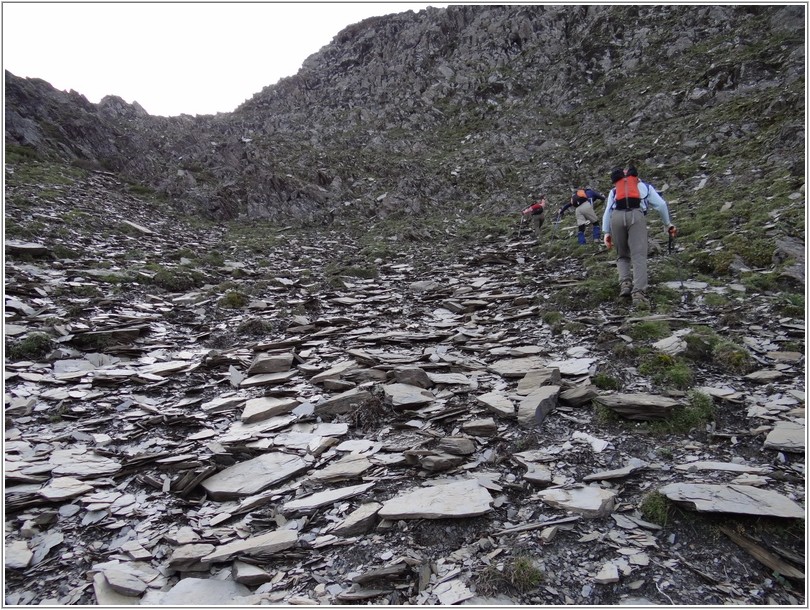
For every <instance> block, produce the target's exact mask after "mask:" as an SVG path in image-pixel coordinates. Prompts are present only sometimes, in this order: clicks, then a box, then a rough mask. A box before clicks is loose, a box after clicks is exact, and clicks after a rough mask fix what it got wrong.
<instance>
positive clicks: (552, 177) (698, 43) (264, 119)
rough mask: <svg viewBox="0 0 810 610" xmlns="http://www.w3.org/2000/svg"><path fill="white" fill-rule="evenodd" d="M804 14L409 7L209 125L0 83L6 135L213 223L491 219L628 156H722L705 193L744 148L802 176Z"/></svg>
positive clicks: (734, 175) (727, 177) (360, 29)
mask: <svg viewBox="0 0 810 610" xmlns="http://www.w3.org/2000/svg"><path fill="white" fill-rule="evenodd" d="M803 13H804V9H803V8H802V7H796V6H790V7H787V6H786V7H779V6H773V7H766V6H450V7H448V8H446V9H433V8H430V9H427V10H424V11H420V12H419V13H414V12H412V11H408V12H406V13H402V14H397V15H389V16H386V17H377V18H372V19H367V20H365V21H363V22H361V23H357V24H354V25H352V26H350V27H347V28H345V29H344V30H343V31H341V32H340V33H338V35H337V36H335V38H334V39H333V41H332V42H331V43H330V44H329V45H327V46H325V47H323V49H321V51H320V52H318V53H316V54H314V55H312V56H311V57H309V58H308V59H307V60H306V62H304V65H303V66H302V68H301V70H300V71H299V73H298V74H296V75H295V76H293V77H290V78H286V79H283V80H282V81H280V82H279V83H277V84H276V85H273V86H269V87H266V88H265V89H264V90H262V91H261V92H259V93H257V94H256V95H255V96H254V97H253V98H252V99H250V100H248V101H247V102H245V103H244V104H243V105H242V106H241V107H239V108H238V109H236V111H235V112H232V113H225V114H217V115H215V116H198V117H191V116H188V115H181V116H179V117H170V118H165V117H152V116H149V115H148V114H146V113H145V111H144V110H143V109H142V108H140V107H139V106H138V105H137V104H133V105H129V104H126V103H125V102H124V101H123V100H121V99H118V98H115V97H112V96H110V97H107V98H105V99H104V100H102V101H101V103H99V104H98V105H94V104H91V103H89V102H88V101H87V100H86V99H85V98H84V97H83V96H81V95H80V94H78V93H76V92H73V91H71V92H67V93H66V92H60V91H56V90H54V89H53V88H52V87H51V86H50V85H48V84H47V83H45V82H44V81H41V80H38V79H20V78H17V77H15V76H14V75H12V74H10V73H8V72H6V141H7V142H10V143H12V144H16V145H21V146H27V147H33V148H35V149H37V150H38V151H40V153H47V154H48V155H56V156H59V157H62V158H69V159H74V160H79V161H81V162H83V163H93V164H98V165H99V166H101V167H104V168H106V169H108V170H111V171H114V172H117V173H120V174H121V175H122V176H124V177H125V178H126V179H128V180H133V181H137V182H140V183H143V184H146V185H148V186H150V187H152V188H154V189H156V190H157V191H158V192H159V193H160V194H162V195H164V196H166V197H168V198H169V199H170V200H172V201H173V202H174V204H175V205H176V206H177V207H178V208H179V209H182V210H185V211H187V212H189V211H195V212H198V213H202V214H204V215H206V216H208V217H211V218H218V219H232V218H237V217H240V216H242V217H246V218H253V219H257V218H266V219H271V220H278V219H282V218H287V219H297V220H300V221H305V222H306V221H313V222H319V223H320V222H323V221H324V219H325V218H326V219H329V218H334V217H336V216H337V217H340V218H345V219H347V220H351V219H357V218H362V217H367V216H369V215H374V216H378V217H385V216H389V215H391V214H422V213H424V212H426V211H429V210H432V209H435V208H436V207H437V206H441V205H446V204H447V202H460V203H461V204H462V205H464V206H466V207H467V208H468V209H471V210H486V211H490V212H492V211H495V212H497V211H502V210H505V209H509V208H510V207H511V205H512V202H513V201H515V200H516V199H519V198H524V197H526V196H527V191H535V190H537V191H540V190H544V191H546V192H548V193H550V195H551V196H552V197H556V198H559V197H561V196H563V194H564V193H565V192H566V191H567V190H568V189H569V188H571V187H573V186H575V185H576V184H578V183H581V182H589V183H597V182H600V181H601V182H606V180H605V177H606V176H607V173H608V172H609V170H610V167H611V166H612V165H614V164H616V163H621V162H624V161H625V160H627V159H628V158H632V159H633V160H635V161H636V162H637V163H642V164H644V165H645V166H646V167H647V169H648V174H649V172H650V171H653V172H654V171H656V169H657V168H668V169H669V170H672V168H674V167H679V166H682V165H688V164H693V163H694V162H695V161H696V160H697V159H699V158H700V156H701V154H703V153H704V152H706V151H707V150H711V151H713V152H714V153H717V154H720V155H722V156H724V157H728V158H731V159H733V160H732V161H731V163H730V165H731V167H730V172H728V173H726V174H724V175H723V176H721V177H718V178H717V180H718V182H727V183H729V184H731V183H733V182H735V181H737V180H739V179H741V178H745V179H746V180H747V179H749V177H748V176H745V174H744V172H745V170H744V166H750V164H751V163H753V162H754V157H755V159H756V163H757V164H758V165H760V166H761V168H762V169H763V170H765V172H768V171H777V170H778V171H782V170H783V169H787V170H788V172H789V174H790V175H791V176H794V177H795V179H796V180H797V181H798V180H799V179H800V176H801V174H802V173H803V162H802V161H801V159H800V155H796V152H795V142H796V141H797V138H799V139H800V135H801V133H803V131H802V130H803V125H804V119H803V109H804V85H803V83H804V80H803V76H804V61H805V56H804V52H803V45H804V36H803V23H804V19H803ZM686 175H687V174H686V173H684V174H683V176H682V177H683V179H686ZM689 175H691V174H689ZM654 177H655V176H650V178H654ZM678 177H679V178H680V177H681V176H678ZM673 186H678V185H673ZM682 186H685V185H682ZM691 186H694V185H691ZM535 194H536V193H535Z"/></svg>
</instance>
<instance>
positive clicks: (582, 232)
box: [574, 203, 588, 245]
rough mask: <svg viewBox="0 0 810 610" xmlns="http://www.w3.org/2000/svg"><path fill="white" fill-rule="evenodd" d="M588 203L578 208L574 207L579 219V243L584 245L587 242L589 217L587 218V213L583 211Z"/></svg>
mask: <svg viewBox="0 0 810 610" xmlns="http://www.w3.org/2000/svg"><path fill="white" fill-rule="evenodd" d="M586 205H587V204H584V203H583V204H580V205H579V206H578V207H577V208H575V209H574V215H575V216H576V219H577V243H579V244H580V245H584V244H585V243H586V242H585V229H587V228H588V219H587V218H585V215H584V214H583V213H582V208H584V207H585V206H586Z"/></svg>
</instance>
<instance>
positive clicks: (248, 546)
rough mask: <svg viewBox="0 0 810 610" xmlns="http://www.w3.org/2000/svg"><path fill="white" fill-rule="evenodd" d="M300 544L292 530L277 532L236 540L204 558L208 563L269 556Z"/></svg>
mask: <svg viewBox="0 0 810 610" xmlns="http://www.w3.org/2000/svg"><path fill="white" fill-rule="evenodd" d="M297 542H298V534H297V533H296V532H294V531H292V530H275V531H272V532H268V533H266V534H260V535H259V536H251V537H250V538H245V539H244V540H234V541H233V542H229V543H227V544H223V545H222V546H221V547H218V548H217V549H215V550H214V551H213V552H212V553H210V554H208V555H206V556H205V557H203V561H204V562H206V563H216V562H219V561H227V560H228V559H230V558H231V557H233V556H234V555H256V554H262V555H268V554H271V553H278V552H280V551H284V550H286V549H288V548H290V547H292V546H295V544H296V543H297Z"/></svg>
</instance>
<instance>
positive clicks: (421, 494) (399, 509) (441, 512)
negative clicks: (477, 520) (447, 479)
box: [379, 479, 492, 519]
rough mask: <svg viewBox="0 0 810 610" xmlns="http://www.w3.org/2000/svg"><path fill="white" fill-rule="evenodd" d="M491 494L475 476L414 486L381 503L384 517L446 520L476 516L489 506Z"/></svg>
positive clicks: (381, 511) (381, 515) (484, 511)
mask: <svg viewBox="0 0 810 610" xmlns="http://www.w3.org/2000/svg"><path fill="white" fill-rule="evenodd" d="M491 502H492V497H491V496H490V495H489V492H488V491H487V490H486V489H484V488H483V487H482V486H481V485H480V484H479V483H478V481H476V480H474V479H470V480H465V481H456V482H453V483H447V484H445V485H435V486H432V487H423V488H417V489H414V490H412V491H410V492H407V493H405V494H402V495H399V496H397V497H395V498H392V499H391V500H388V501H387V502H385V503H384V504H383V507H382V508H381V509H380V512H379V515H380V517H382V518H384V519H447V518H454V517H477V516H479V515H483V514H485V513H487V512H489V511H490V510H492V507H491V506H490V503H491Z"/></svg>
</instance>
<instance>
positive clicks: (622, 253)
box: [610, 210, 647, 292]
mask: <svg viewBox="0 0 810 610" xmlns="http://www.w3.org/2000/svg"><path fill="white" fill-rule="evenodd" d="M610 235H611V236H612V238H613V245H614V246H616V255H617V257H618V258H617V259H616V268H617V269H618V270H619V283H620V284H621V283H622V282H623V281H625V280H632V282H633V292H639V291H641V292H644V291H646V290H647V217H646V216H645V215H644V212H642V211H641V210H613V211H612V212H611V213H610Z"/></svg>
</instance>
